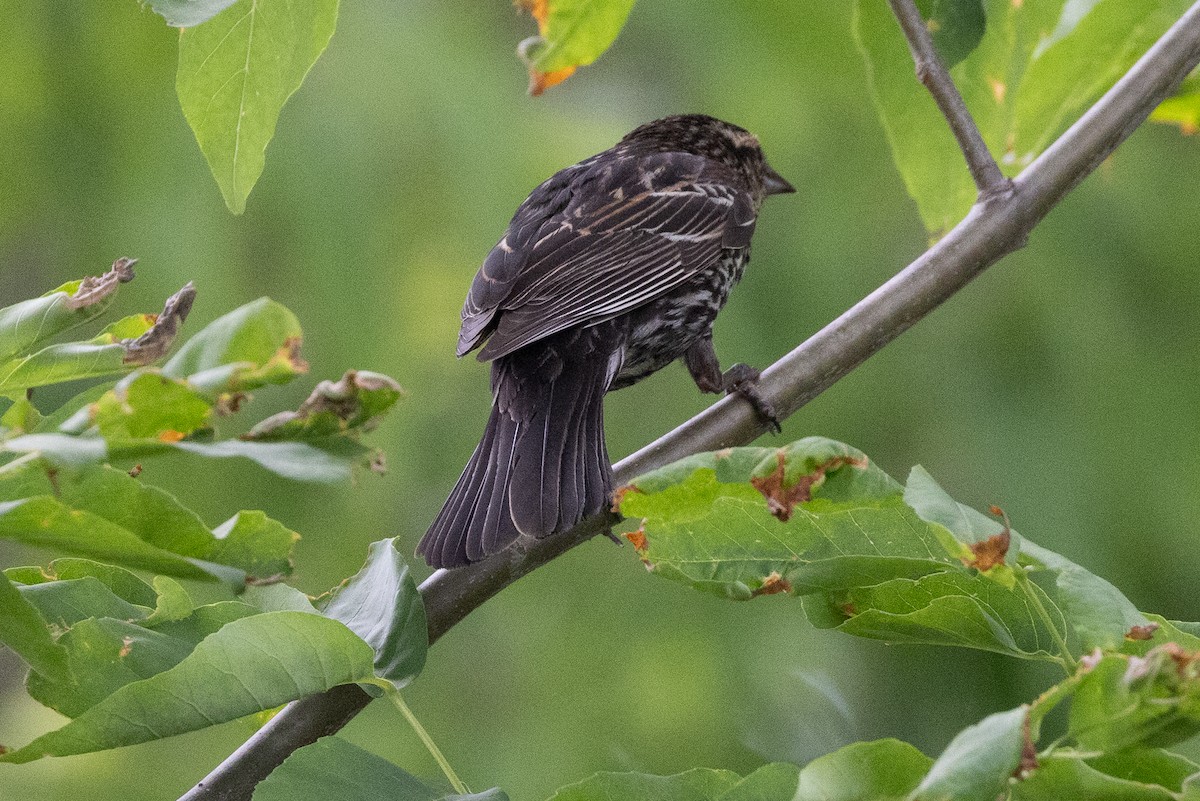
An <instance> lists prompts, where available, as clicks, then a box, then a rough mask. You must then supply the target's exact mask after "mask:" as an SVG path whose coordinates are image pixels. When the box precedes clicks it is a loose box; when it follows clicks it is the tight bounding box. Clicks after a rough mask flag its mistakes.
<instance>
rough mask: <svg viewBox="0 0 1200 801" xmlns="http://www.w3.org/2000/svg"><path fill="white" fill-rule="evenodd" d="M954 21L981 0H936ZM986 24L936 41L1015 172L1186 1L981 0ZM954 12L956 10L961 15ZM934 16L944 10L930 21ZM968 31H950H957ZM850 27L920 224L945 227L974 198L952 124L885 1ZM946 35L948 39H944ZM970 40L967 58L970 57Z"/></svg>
mask: <svg viewBox="0 0 1200 801" xmlns="http://www.w3.org/2000/svg"><path fill="white" fill-rule="evenodd" d="M936 5H937V6H938V7H939V8H938V11H940V13H941V14H943V15H945V17H946V18H947V21H948V23H954V22H955V21H956V20H957V19H960V18H966V19H967V20H970V21H974V20H975V19H976V17H975V10H974V9H975V6H977V5H979V4H978V2H975V0H972V2H958V3H954V2H945V3H940V4H936ZM982 5H983V13H984V15H985V17H986V19H987V24H986V28H985V30H984V32H983V34H982V36H981V37H980V38H979V39H978V42H977V44H975V45H974V46H972V47H969V48H968V47H967V45H970V44H971V39H973V38H974V37H975V35H976V34H977V32H978V28H977V27H976V25H971V24H958V25H956V26H953V27H952V26H951V25H950V24H947V25H944V26H943V25H938V26H936V27H937V28H938V33H940V34H943V35H942V36H938V35H937V34H935V38H934V42H935V44H937V45H938V46H939V49H940V50H941V53H942V55H943V57H944V58H945V60H946V61H948V62H950V63H951V64H953V67H952V69H951V70H950V75H951V76H952V77H953V78H954V82H955V84H956V85H957V86H958V88H959V91H960V92H961V93H962V95H963V100H964V101H966V104H967V108H968V110H970V112H971V115H972V116H973V117H974V118H975V122H976V124H977V125H978V126H979V131H980V133H981V134H982V135H983V139H984V142H985V143H986V144H987V146H988V149H989V150H990V151H991V152H992V153H993V154H994V155H995V157H996V159H997V161H998V162H999V164H1000V166H1001V168H1002V169H1003V170H1004V171H1005V173H1006V174H1008V175H1017V174H1018V173H1020V171H1021V170H1023V169H1024V168H1025V167H1027V166H1029V165H1030V164H1031V163H1032V162H1033V160H1034V159H1035V158H1037V156H1038V155H1040V154H1041V153H1042V151H1044V150H1045V149H1046V147H1047V146H1048V145H1049V144H1050V143H1051V142H1052V141H1053V139H1054V137H1055V136H1057V135H1058V134H1059V133H1061V132H1062V131H1063V130H1064V129H1065V128H1066V127H1067V125H1069V124H1070V123H1071V122H1072V121H1073V120H1074V118H1075V116H1076V115H1077V114H1078V113H1079V112H1080V111H1081V110H1082V109H1084V108H1085V107H1086V106H1087V104H1088V103H1090V102H1092V101H1093V100H1095V99H1096V98H1097V97H1099V96H1100V94H1101V93H1102V92H1104V91H1105V90H1106V89H1108V88H1109V87H1110V86H1112V84H1113V83H1114V82H1115V81H1116V80H1117V78H1119V77H1120V76H1121V75H1122V74H1124V72H1125V71H1126V70H1127V69H1128V68H1129V67H1130V66H1131V65H1132V64H1133V62H1134V61H1135V60H1136V59H1137V58H1138V57H1139V56H1141V55H1142V53H1144V52H1145V51H1146V49H1147V48H1148V47H1149V46H1150V44H1152V43H1153V42H1154V41H1155V40H1156V39H1157V38H1158V37H1159V36H1161V35H1162V33H1163V32H1164V31H1166V29H1167V28H1168V27H1169V26H1170V25H1171V23H1173V22H1174V21H1175V20H1177V19H1178V18H1179V16H1180V15H1181V14H1182V13H1183V12H1184V11H1186V10H1187V8H1188V7H1189V6H1190V5H1191V3H1190V2H1187V0H1147V2H1139V3H1127V2H1123V0H1099V2H1096V1H1095V0H1092V1H1090V2H1083V3H1079V2H1070V1H1069V0H1030V2H1023V3H1014V2H1011V1H1010V0H986V2H984V3H983V4H982ZM955 15H957V16H955ZM933 19H934V20H935V21H936V19H937V18H933ZM957 30H962V31H963V32H962V33H961V34H959V35H957V36H954V37H953V38H947V34H948V32H950V31H957ZM855 35H856V37H857V38H858V42H859V46H860V47H861V49H862V52H863V57H864V58H865V59H866V63H867V70H868V73H867V74H868V77H869V78H870V86H871V97H872V99H873V100H874V101H875V106H876V109H877V110H878V112H879V118H880V121H881V122H882V123H883V126H884V129H885V130H886V131H887V135H888V141H889V143H890V144H891V146H892V154H893V157H894V158H895V161H896V165H897V167H898V168H899V170H900V174H901V176H902V177H903V178H904V183H905V185H906V186H907V187H908V191H909V194H911V195H912V196H913V199H914V200H916V202H917V207H918V209H919V210H920V212H921V219H922V220H924V222H925V227H926V228H928V229H929V231H930V232H931V233H933V234H934V235H940V234H942V233H945V232H946V231H947V230H949V229H950V228H951V227H952V226H953V225H954V224H955V223H956V222H958V220H959V219H961V218H962V217H963V215H965V214H966V212H967V210H968V209H969V208H970V207H971V204H972V203H974V202H975V186H974V184H973V183H972V181H971V176H970V175H969V174H968V173H967V171H966V170H964V169H963V161H962V156H961V155H960V153H959V150H958V146H957V144H956V143H955V141H954V137H953V136H952V135H951V133H950V130H949V129H948V128H947V127H946V125H945V124H944V123H943V121H942V117H941V114H940V113H939V112H938V110H937V107H936V106H935V105H934V102H933V100H932V98H931V97H930V96H929V94H928V93H927V92H926V91H925V88H924V87H923V86H921V84H920V83H919V82H918V81H917V80H915V78H914V76H913V70H912V63H911V59H910V57H909V54H908V48H907V46H906V45H905V42H904V37H903V36H902V35H901V33H900V31H899V29H898V28H897V26H896V24H895V22H894V21H893V20H892V18H891V13H890V11H889V10H888V7H887V4H886V3H880V2H875V0H858V3H857V6H856V17H855ZM939 39H941V41H939ZM968 49H969V55H965V57H964V55H963V51H964V50H968Z"/></svg>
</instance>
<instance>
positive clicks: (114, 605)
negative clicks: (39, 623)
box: [21, 576, 150, 630]
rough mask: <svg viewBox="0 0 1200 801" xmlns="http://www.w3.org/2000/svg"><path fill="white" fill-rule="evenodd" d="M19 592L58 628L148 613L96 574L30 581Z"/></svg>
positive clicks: (147, 610) (130, 618) (125, 618)
mask: <svg viewBox="0 0 1200 801" xmlns="http://www.w3.org/2000/svg"><path fill="white" fill-rule="evenodd" d="M21 594H22V595H23V596H24V597H25V599H26V600H27V601H29V603H30V604H32V605H33V606H34V607H36V608H37V610H38V613H39V614H41V616H42V619H43V620H45V621H46V623H47V624H49V625H50V626H52V627H53V628H54V629H58V630H64V629H68V628H70V627H71V626H74V625H75V624H76V623H79V622H80V621H82V620H87V619H88V618H93V617H111V618H116V619H118V620H140V619H142V618H145V617H146V616H147V615H149V614H150V610H149V609H146V608H143V607H140V606H137V605H135V604H131V603H129V602H128V601H126V600H125V599H124V598H121V597H120V596H118V595H117V594H116V593H114V592H113V591H112V590H111V589H109V588H108V587H107V586H106V585H105V584H104V583H103V582H102V581H100V580H99V579H98V578H96V577H95V576H81V577H79V578H74V579H61V580H58V581H47V582H43V583H41V584H31V585H29V586H26V587H22V588H21Z"/></svg>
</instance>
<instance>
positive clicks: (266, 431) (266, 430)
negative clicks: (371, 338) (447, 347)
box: [243, 370, 404, 442]
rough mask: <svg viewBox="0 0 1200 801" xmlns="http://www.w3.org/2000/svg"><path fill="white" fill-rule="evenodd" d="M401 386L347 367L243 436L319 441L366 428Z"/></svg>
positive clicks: (391, 402)
mask: <svg viewBox="0 0 1200 801" xmlns="http://www.w3.org/2000/svg"><path fill="white" fill-rule="evenodd" d="M403 392H404V390H402V389H401V388H400V385H399V384H397V383H396V382H395V381H393V380H392V379H391V378H388V377H387V376H385V375H380V374H379V373H369V372H367V371H365V370H357V371H356V370H349V371H347V372H346V374H345V375H344V376H342V379H341V380H340V381H337V382H334V381H322V382H321V383H319V384H317V388H316V389H314V390H313V392H312V394H311V395H309V396H308V399H307V400H305V401H304V403H302V404H301V405H300V408H299V409H298V410H296V411H294V412H280V413H279V414H276V415H273V416H271V417H269V418H267V419H266V420H263V421H262V422H261V423H259V424H258V425H256V426H255V427H254V428H253V429H251V430H250V431H249V433H247V434H246V435H245V436H244V437H243V439H247V440H252V441H258V442H280V441H302V442H311V441H314V440H316V441H320V440H322V439H324V438H326V437H331V436H336V435H339V434H346V433H348V432H354V433H357V430H359V429H361V430H363V431H369V430H371V429H372V428H374V427H375V426H376V425H378V423H379V421H380V419H381V418H382V417H383V415H385V414H387V412H388V410H390V409H391V408H392V406H393V405H395V403H396V401H398V400H399V399H400V396H401V394H403Z"/></svg>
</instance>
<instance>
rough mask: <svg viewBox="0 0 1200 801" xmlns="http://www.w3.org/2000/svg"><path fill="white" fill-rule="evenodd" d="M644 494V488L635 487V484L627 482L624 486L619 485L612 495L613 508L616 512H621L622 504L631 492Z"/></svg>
mask: <svg viewBox="0 0 1200 801" xmlns="http://www.w3.org/2000/svg"><path fill="white" fill-rule="evenodd" d="M631 492H632V493H638V494H642V490H641V489H639V488H638V487H635V486H634V485H633V484H626V485H625V486H623V487H617V488H616V489H615V490H613V495H612V507H611V508H612V510H613V512H614V513H616V514H621V504H623V503H625V496H626V495H628V494H630V493H631Z"/></svg>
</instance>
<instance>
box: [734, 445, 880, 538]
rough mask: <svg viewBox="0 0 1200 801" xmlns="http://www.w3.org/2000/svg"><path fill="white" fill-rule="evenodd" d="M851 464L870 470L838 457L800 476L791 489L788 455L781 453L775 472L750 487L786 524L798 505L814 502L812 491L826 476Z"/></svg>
mask: <svg viewBox="0 0 1200 801" xmlns="http://www.w3.org/2000/svg"><path fill="white" fill-rule="evenodd" d="M847 464H851V465H854V466H855V467H860V468H864V469H865V467H866V461H865V460H863V459H856V458H854V457H852V456H836V457H834V458H832V459H830V460H828V461H826V462H823V463H822V464H819V465H817V468H816V469H815V470H813V471H812V472H811V473H806V474H805V475H802V476H800V477H799V478H798V479H797V480H796V483H794V484H793V485H792V486H790V487H786V486H784V483H785V477H786V475H787V454H786V452H785V451H783V450H780V451H779V452H778V453H777V455H776V465H775V469H774V470H773V471H772V472H771V473H770V474H768V475H765V476H753V477H751V478H750V484H751V486H753V487H754V488H755V489H756V490H758V491H759V492H761V493H762V495H763V497H764V498H766V499H767V508H768V509H769V510H770V511H771V514H773V515H774V516H775V517H777V518H779V520H781V521H782V522H784V523H786V522H787V521H788V520H791V518H792V512H793V511H795V508H796V504H798V503H806V502H808V501H810V500H812V490H813V488H814V487H816V486H819V485H820V484H821V483H822V482H823V481H824V480H825V474H826V473H828V472H829V471H832V470H836V469H838V468H839V467H843V466H845V465H847Z"/></svg>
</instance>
